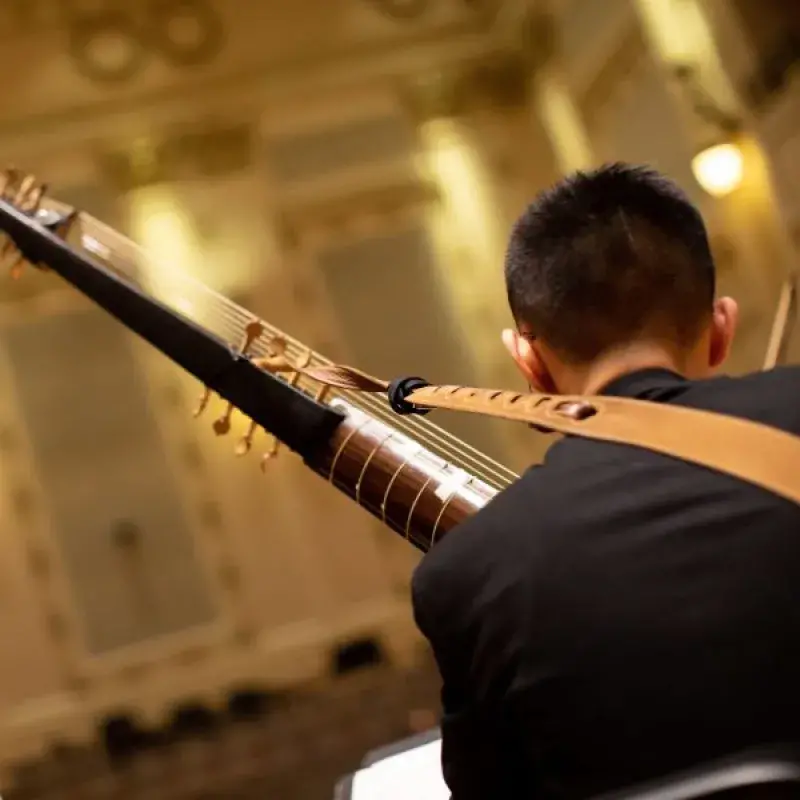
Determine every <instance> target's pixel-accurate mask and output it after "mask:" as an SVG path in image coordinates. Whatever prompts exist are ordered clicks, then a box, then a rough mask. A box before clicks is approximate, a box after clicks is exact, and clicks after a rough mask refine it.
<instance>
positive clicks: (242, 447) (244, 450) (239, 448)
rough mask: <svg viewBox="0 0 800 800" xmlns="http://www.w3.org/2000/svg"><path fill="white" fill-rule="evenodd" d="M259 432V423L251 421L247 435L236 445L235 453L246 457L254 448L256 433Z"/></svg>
mask: <svg viewBox="0 0 800 800" xmlns="http://www.w3.org/2000/svg"><path fill="white" fill-rule="evenodd" d="M257 430H258V423H257V422H256V421H255V420H250V425H249V427H248V428H247V433H245V435H244V436H242V438H241V439H239V441H238V442H237V443H236V449H235V450H234V453H236V455H237V456H246V455H247V454H248V453H249V452H250V450H251V449H252V447H253V439H254V438H255V435H256V431H257Z"/></svg>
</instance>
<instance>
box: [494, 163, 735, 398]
mask: <svg viewBox="0 0 800 800" xmlns="http://www.w3.org/2000/svg"><path fill="white" fill-rule="evenodd" d="M505 277H506V288H507V291H508V300H509V304H510V306H511V312H512V314H513V316H514V319H515V321H516V323H517V331H505V332H504V334H503V341H504V343H505V344H506V347H507V348H508V349H509V351H510V352H511V354H512V356H513V357H514V359H515V360H516V361H517V363H518V365H519V366H520V369H521V370H522V372H523V374H524V375H525V377H526V378H527V380H528V382H529V383H530V384H531V385H532V386H533V387H534V388H536V389H538V390H540V391H546V392H553V391H560V392H578V391H585V390H588V389H589V388H591V389H592V390H595V389H597V388H600V387H599V386H596V385H594V384H596V383H597V381H598V378H599V377H605V378H606V379H607V380H611V379H613V378H614V377H616V374H620V372H626V371H631V370H632V369H637V368H642V367H646V366H666V367H671V368H673V369H676V370H678V371H680V372H683V373H684V374H686V375H687V376H689V377H702V376H703V375H705V374H708V373H709V372H710V371H711V370H712V369H713V368H714V367H716V366H718V365H719V364H720V363H721V362H722V361H723V360H724V358H725V356H726V355H727V352H728V348H729V345H730V342H731V339H732V337H733V333H734V329H735V323H736V303H735V302H734V301H733V300H731V299H730V298H723V299H721V300H717V301H715V300H714V291H715V274H714V262H713V259H712V257H711V252H710V249H709V244H708V238H707V235H706V230H705V226H704V224H703V220H702V218H701V216H700V214H699V212H698V211H697V209H696V208H695V207H694V206H693V205H692V204H691V203H690V202H689V200H688V198H687V197H686V196H685V195H684V193H683V192H682V191H681V190H680V189H679V188H678V187H677V186H676V185H675V184H673V183H672V182H671V181H669V180H667V179H666V178H664V177H662V176H661V175H659V174H658V173H656V172H654V171H652V170H650V169H647V168H644V167H636V166H629V165H626V164H611V165H608V166H605V167H601V168H600V169H597V170H595V171H592V172H587V173H582V172H579V173H577V174H575V175H573V176H571V177H569V178H567V179H565V180H563V181H561V182H560V183H558V184H557V185H556V186H554V187H553V188H552V189H550V190H549V191H547V192H544V193H543V194H541V195H540V196H539V197H538V198H537V199H536V200H535V201H534V202H533V203H532V204H531V205H530V206H529V207H528V209H527V210H526V211H525V213H524V214H523V215H522V216H521V217H520V219H519V220H518V221H517V223H516V225H515V226H514V229H513V232H512V234H511V239H510V242H509V246H508V252H507V256H506V263H505ZM614 365H616V366H614ZM614 372H616V374H611V373H614ZM605 373H609V374H608V375H606V374H605Z"/></svg>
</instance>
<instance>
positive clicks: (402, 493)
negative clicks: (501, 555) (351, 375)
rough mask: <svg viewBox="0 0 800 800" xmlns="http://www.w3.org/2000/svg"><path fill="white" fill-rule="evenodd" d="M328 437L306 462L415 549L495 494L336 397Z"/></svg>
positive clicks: (428, 544) (429, 543)
mask: <svg viewBox="0 0 800 800" xmlns="http://www.w3.org/2000/svg"><path fill="white" fill-rule="evenodd" d="M330 405H331V407H333V408H334V409H336V410H337V411H339V412H342V413H344V415H345V421H344V422H343V423H342V424H341V425H340V426H339V429H338V430H337V431H336V433H335V434H334V437H333V439H332V441H331V442H330V443H329V444H328V446H327V447H326V448H324V449H323V450H322V451H321V452H319V453H318V454H317V455H316V456H315V457H314V458H311V459H307V463H308V465H309V466H310V467H311V468H312V469H314V470H315V471H316V472H317V473H318V474H320V475H322V476H323V477H324V478H326V479H327V480H328V481H330V482H331V483H332V484H333V485H335V486H336V487H337V488H338V489H340V490H341V491H343V492H344V493H345V494H347V495H348V496H349V497H351V498H352V499H354V500H355V501H356V502H357V503H358V504H359V505H360V506H362V507H363V508H365V509H366V510H367V511H369V512H370V513H371V514H373V515H374V516H376V517H378V518H379V519H381V520H382V521H384V522H385V523H386V524H387V525H388V526H389V527H390V528H391V529H392V530H394V531H395V532H396V533H398V534H400V535H401V536H403V537H404V538H405V539H408V540H409V541H410V542H411V543H412V544H414V545H415V546H416V547H418V548H419V549H421V550H428V549H429V548H430V547H431V546H432V545H433V543H434V542H435V541H439V540H440V539H441V538H442V536H444V535H445V534H446V533H447V532H448V531H449V530H450V529H451V528H452V527H454V526H455V525H457V524H458V523H459V522H461V521H462V520H464V519H466V518H467V517H468V516H471V515H472V514H474V513H475V512H476V511H478V510H479V509H480V508H482V507H483V506H484V505H486V503H488V502H489V500H491V498H492V497H493V496H494V495H495V494H496V491H497V490H495V489H494V488H492V487H491V486H489V485H488V484H485V483H484V482H483V481H481V480H479V479H478V478H476V477H474V476H472V475H470V474H469V473H467V472H465V471H464V470H463V469H460V468H459V467H457V466H455V465H453V464H450V463H448V462H447V461H445V460H444V459H442V458H440V457H439V456H437V455H435V454H434V453H432V452H431V451H430V450H427V449H426V448H425V447H423V446H422V445H421V444H419V443H418V442H415V441H413V440H412V439H410V438H409V437H407V436H406V435H405V434H403V433H401V432H400V431H398V430H396V429H394V428H393V427H391V426H390V425H389V424H387V423H385V422H383V421H381V420H378V419H376V418H373V417H371V416H369V415H368V414H366V413H365V412H364V411H362V410H360V409H358V408H356V407H355V406H352V405H350V404H349V403H347V402H345V401H344V400H341V399H336V400H333V401H332V402H331V403H330Z"/></svg>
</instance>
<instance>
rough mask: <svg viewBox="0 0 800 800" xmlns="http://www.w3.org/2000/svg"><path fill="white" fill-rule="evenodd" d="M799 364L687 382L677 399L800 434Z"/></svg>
mask: <svg viewBox="0 0 800 800" xmlns="http://www.w3.org/2000/svg"><path fill="white" fill-rule="evenodd" d="M798 399H800V366H786V367H778V368H776V369H772V370H767V371H764V372H753V373H750V374H747V375H742V376H738V377H721V378H712V379H710V380H705V381H696V382H692V383H690V384H688V387H687V389H686V391H685V392H684V393H683V394H682V395H681V396H680V397H679V398H676V402H677V403H681V404H686V405H689V406H694V407H698V408H704V409H708V410H710V411H719V412H721V413H725V414H732V415H735V416H740V417H744V418H746V419H752V420H755V421H757V422H763V423H766V424H769V425H774V426H776V427H780V428H783V429H784V430H787V431H790V432H793V433H797V434H800V402H798Z"/></svg>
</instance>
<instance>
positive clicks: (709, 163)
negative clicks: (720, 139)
mask: <svg viewBox="0 0 800 800" xmlns="http://www.w3.org/2000/svg"><path fill="white" fill-rule="evenodd" d="M692 172H693V173H694V177H695V178H696V179H697V182H698V183H699V184H700V186H701V187H702V188H703V189H704V190H705V191H706V192H708V193H709V194H710V195H712V196H713V197H725V195H728V194H730V193H731V192H733V191H735V190H736V189H738V188H739V186H740V184H741V182H742V176H743V174H744V157H743V156H742V151H741V149H740V148H739V146H738V145H737V144H734V143H733V142H724V143H722V144H714V145H711V146H710V147H706V148H705V149H704V150H701V151H700V152H699V153H698V154H697V155H696V156H695V157H694V158H693V159H692Z"/></svg>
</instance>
